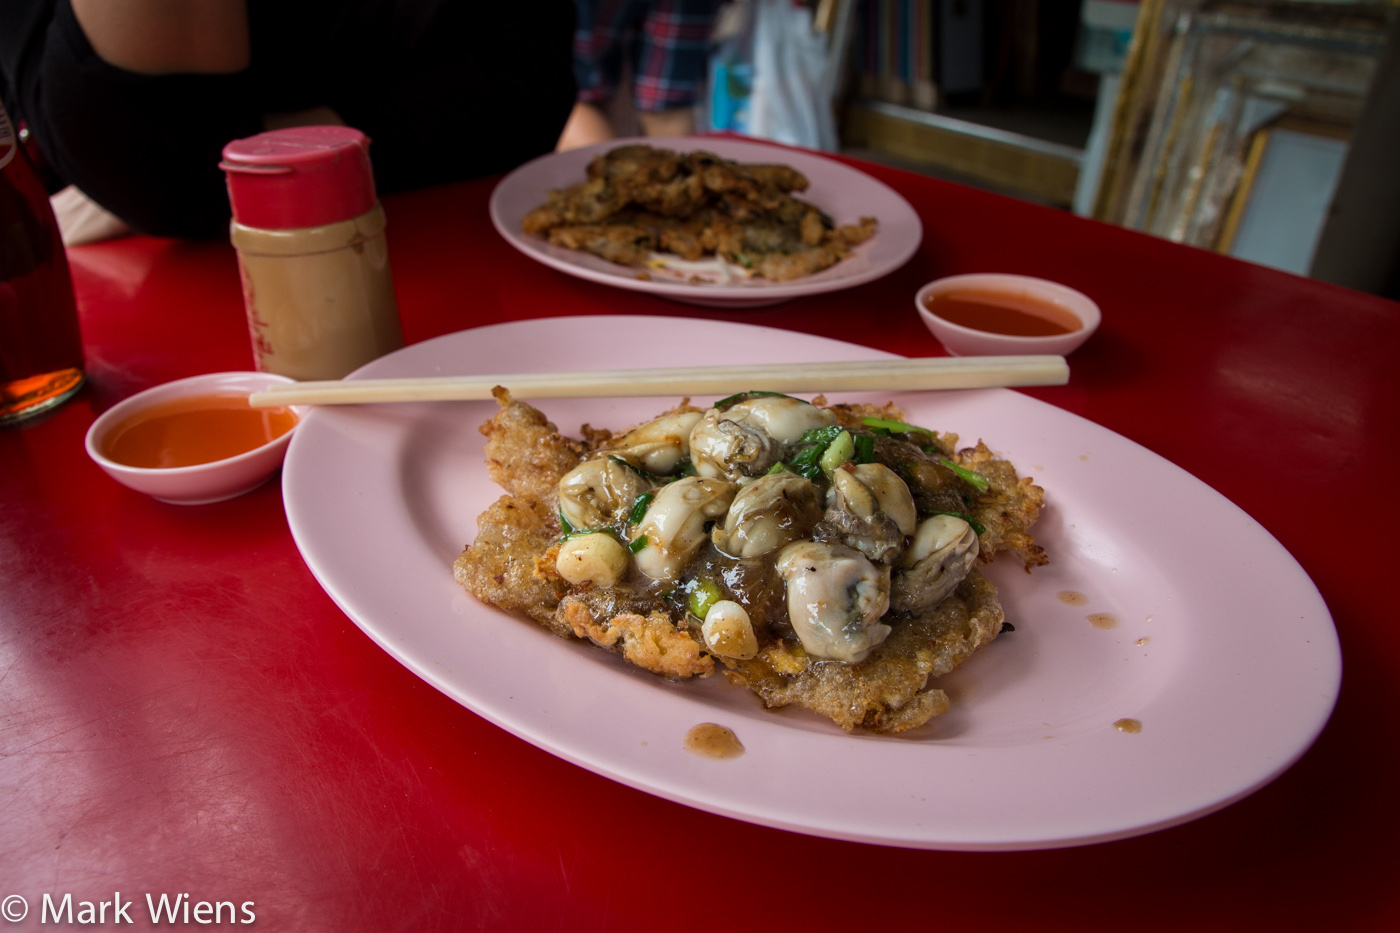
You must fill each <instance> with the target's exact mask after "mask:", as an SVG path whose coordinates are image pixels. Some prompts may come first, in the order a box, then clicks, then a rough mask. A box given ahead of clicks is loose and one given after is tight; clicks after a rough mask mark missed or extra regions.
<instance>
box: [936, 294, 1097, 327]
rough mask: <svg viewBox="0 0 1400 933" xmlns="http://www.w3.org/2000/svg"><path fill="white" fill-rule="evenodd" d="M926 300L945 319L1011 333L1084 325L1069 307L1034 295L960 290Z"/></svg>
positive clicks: (955, 322) (965, 325)
mask: <svg viewBox="0 0 1400 933" xmlns="http://www.w3.org/2000/svg"><path fill="white" fill-rule="evenodd" d="M924 303H925V305H926V306H927V307H928V309H929V311H931V312H933V313H934V314H936V315H938V316H939V317H941V318H942V319H943V320H945V321H949V322H951V323H953V324H959V325H961V326H963V327H970V328H972V329H973V330H980V331H985V332H987V333H990V334H1005V335H1007V336H1010V337H1053V336H1055V335H1056V334H1068V333H1070V332H1072V331H1076V330H1078V329H1079V328H1080V327H1082V326H1083V324H1082V323H1081V322H1080V320H1079V319H1078V318H1077V317H1075V316H1074V315H1073V314H1072V313H1070V312H1069V311H1066V310H1065V309H1064V308H1062V307H1060V306H1059V305H1057V304H1054V303H1053V302H1050V301H1046V300H1044V299H1042V298H1038V297H1036V296H1034V295H1023V294H1014V293H1008V292H998V291H972V290H959V291H951V292H945V293H943V294H939V295H930V296H929V297H928V298H926V299H924Z"/></svg>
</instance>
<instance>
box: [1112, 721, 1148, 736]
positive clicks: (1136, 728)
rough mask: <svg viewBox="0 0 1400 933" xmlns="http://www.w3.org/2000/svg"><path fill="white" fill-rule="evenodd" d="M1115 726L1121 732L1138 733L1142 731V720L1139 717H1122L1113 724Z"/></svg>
mask: <svg viewBox="0 0 1400 933" xmlns="http://www.w3.org/2000/svg"><path fill="white" fill-rule="evenodd" d="M1113 728H1115V729H1117V730H1118V731H1119V732H1126V733H1128V734H1129V735H1137V734H1138V733H1139V732H1141V731H1142V721H1141V720H1138V719H1120V720H1118V721H1117V722H1115V723H1114V724H1113Z"/></svg>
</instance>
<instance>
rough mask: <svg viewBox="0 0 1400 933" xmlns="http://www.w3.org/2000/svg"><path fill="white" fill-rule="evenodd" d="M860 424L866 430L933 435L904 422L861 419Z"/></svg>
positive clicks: (931, 432)
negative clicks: (878, 429)
mask: <svg viewBox="0 0 1400 933" xmlns="http://www.w3.org/2000/svg"><path fill="white" fill-rule="evenodd" d="M860 421H861V424H863V425H865V426H866V427H867V428H884V429H885V430H887V431H894V432H896V433H898V434H935V433H936V432H934V431H930V430H929V429H928V428H921V427H919V426H918V425H917V424H909V423H908V422H905V421H894V420H891V419H889V418H862V419H860Z"/></svg>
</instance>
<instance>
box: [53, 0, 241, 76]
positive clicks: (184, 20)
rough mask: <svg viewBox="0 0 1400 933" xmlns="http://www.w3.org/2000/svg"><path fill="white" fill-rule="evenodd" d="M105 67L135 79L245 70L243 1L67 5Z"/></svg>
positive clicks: (79, 0)
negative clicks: (143, 76) (143, 75)
mask: <svg viewBox="0 0 1400 933" xmlns="http://www.w3.org/2000/svg"><path fill="white" fill-rule="evenodd" d="M71 2H72V5H73V15H74V16H75V17H76V18H77V20H78V25H79V26H81V27H82V30H83V33H84V34H85V35H86V36H87V38H88V41H89V42H90V43H92V48H93V50H94V51H95V52H96V53H97V54H98V56H99V57H100V58H101V59H102V60H103V61H105V62H107V64H109V65H113V66H115V67H117V68H122V69H125V70H126V71H132V72H135V73H137V74H145V75H162V74H234V73H236V72H239V71H242V70H243V69H245V68H247V67H248V63H249V60H250V50H249V39H248V8H247V3H246V0H71Z"/></svg>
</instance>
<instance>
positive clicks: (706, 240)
mask: <svg viewBox="0 0 1400 933" xmlns="http://www.w3.org/2000/svg"><path fill="white" fill-rule="evenodd" d="M806 188H807V179H806V178H805V177H804V176H803V175H802V174H801V173H800V172H798V171H796V170H794V169H792V168H789V167H787V166H784V165H756V164H741V163H738V162H734V161H731V160H728V159H722V158H720V157H719V156H717V155H714V154H712V153H708V152H686V153H678V152H672V151H671V150H669V149H659V148H654V147H652V146H645V145H628V146H620V147H618V148H615V149H613V150H611V151H610V152H607V153H605V154H604V155H600V156H598V157H596V158H594V159H593V161H592V162H590V163H589V166H588V170H587V180H585V181H583V182H580V183H579V184H577V185H574V186H572V187H569V188H564V189H561V190H558V191H553V192H551V193H550V195H549V198H548V200H547V201H546V202H545V203H544V204H542V205H540V206H539V207H537V208H536V209H534V210H533V211H531V212H530V213H528V214H526V215H525V218H524V220H523V221H522V227H523V229H524V231H525V232H526V233H529V234H536V235H539V236H543V237H545V238H546V239H548V240H549V242H550V243H553V244H554V245H556V246H562V247H565V248H567V249H576V250H583V251H586V252H589V253H593V254H594V255H596V256H600V257H602V258H603V259H606V260H608V261H609V262H615V263H619V264H621V265H625V266H639V267H651V268H661V267H663V266H664V261H663V260H659V259H658V258H657V256H658V254H662V253H668V254H673V255H675V256H679V257H680V258H681V259H683V260H687V261H690V262H694V261H697V260H702V259H705V258H707V257H716V256H718V257H722V258H723V259H724V260H725V261H726V262H728V263H731V264H733V265H734V266H735V267H738V268H740V269H742V270H745V272H746V273H747V274H751V275H754V276H759V277H762V278H764V279H768V280H770V281H775V282H777V281H786V280H790V279H795V278H800V277H802V276H806V275H811V274H813V273H815V272H820V271H821V270H822V269H825V268H827V267H828V266H832V265H834V264H836V263H837V262H839V261H840V260H841V259H842V258H844V257H845V256H846V255H847V254H848V253H849V252H850V249H851V247H852V246H855V245H857V244H859V243H863V242H864V241H866V240H868V239H869V238H870V237H872V236H873V235H874V234H875V228H876V221H875V219H874V218H871V217H864V218H861V219H860V221H859V222H858V223H855V224H849V225H844V226H837V225H836V224H835V223H834V222H833V221H832V220H831V218H830V217H827V216H826V215H825V214H823V213H822V212H821V211H820V210H818V209H817V208H815V207H813V206H812V205H810V204H808V203H806V202H804V201H801V200H799V199H798V198H796V197H793V195H792V192H794V191H803V190H805V189H806Z"/></svg>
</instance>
